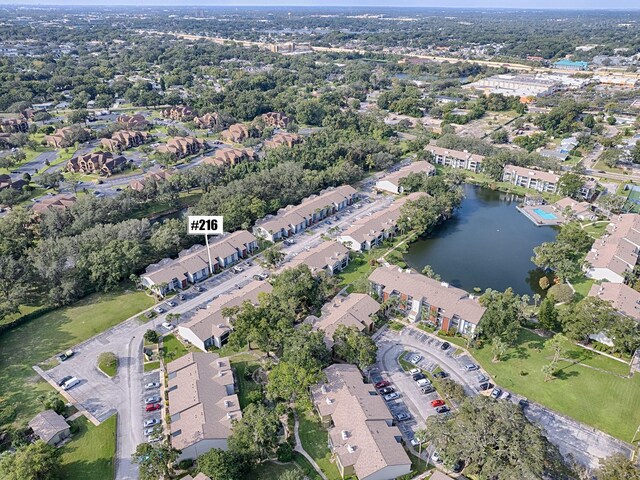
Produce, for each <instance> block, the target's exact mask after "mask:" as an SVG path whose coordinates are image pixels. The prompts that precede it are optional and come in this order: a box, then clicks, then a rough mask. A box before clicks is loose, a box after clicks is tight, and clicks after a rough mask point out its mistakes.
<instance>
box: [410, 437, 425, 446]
mask: <svg viewBox="0 0 640 480" xmlns="http://www.w3.org/2000/svg"><path fill="white" fill-rule="evenodd" d="M423 443H424V440H422V439H421V438H417V437H414V438H412V439H411V446H412V447H419V446H420V445H422V444H423Z"/></svg>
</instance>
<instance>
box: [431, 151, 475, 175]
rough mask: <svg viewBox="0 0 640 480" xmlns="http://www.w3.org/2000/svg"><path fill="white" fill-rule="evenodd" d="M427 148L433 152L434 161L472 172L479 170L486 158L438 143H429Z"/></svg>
mask: <svg viewBox="0 0 640 480" xmlns="http://www.w3.org/2000/svg"><path fill="white" fill-rule="evenodd" d="M425 150H426V151H428V152H431V155H433V162H434V163H436V164H438V165H445V166H448V167H451V168H461V169H464V170H471V171H472V172H479V171H480V169H481V168H482V161H483V160H484V157H483V156H482V155H476V154H473V153H469V152H466V151H460V150H449V149H446V148H442V147H438V146H436V145H427V146H426V147H425Z"/></svg>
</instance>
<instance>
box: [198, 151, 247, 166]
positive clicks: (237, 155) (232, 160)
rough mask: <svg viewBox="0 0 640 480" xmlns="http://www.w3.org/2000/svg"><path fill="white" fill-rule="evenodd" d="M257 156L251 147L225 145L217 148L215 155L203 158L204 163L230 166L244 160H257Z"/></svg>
mask: <svg viewBox="0 0 640 480" xmlns="http://www.w3.org/2000/svg"><path fill="white" fill-rule="evenodd" d="M255 158H256V154H255V152H254V151H253V150H252V149H250V148H231V147H223V148H219V149H217V150H216V152H215V153H214V154H213V156H211V157H205V158H203V159H202V163H206V164H208V165H217V166H219V167H228V166H231V165H236V164H238V163H242V162H250V161H253V160H255Z"/></svg>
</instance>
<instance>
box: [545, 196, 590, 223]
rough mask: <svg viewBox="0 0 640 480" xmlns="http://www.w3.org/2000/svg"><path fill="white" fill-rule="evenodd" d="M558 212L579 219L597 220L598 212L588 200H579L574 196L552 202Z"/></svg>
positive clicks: (552, 206) (566, 216)
mask: <svg viewBox="0 0 640 480" xmlns="http://www.w3.org/2000/svg"><path fill="white" fill-rule="evenodd" d="M551 208H553V209H554V210H555V211H556V212H558V213H560V214H561V215H562V216H564V217H565V218H569V219H572V218H577V219H578V220H595V219H596V214H595V213H594V212H593V210H592V208H591V204H590V203H588V202H578V201H577V200H574V199H573V198H569V197H565V198H562V199H560V200H558V201H557V202H555V203H553V204H551ZM567 214H568V215H567Z"/></svg>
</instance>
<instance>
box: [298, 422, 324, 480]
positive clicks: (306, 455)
mask: <svg viewBox="0 0 640 480" xmlns="http://www.w3.org/2000/svg"><path fill="white" fill-rule="evenodd" d="M293 416H294V418H295V424H294V426H293V434H294V435H295V438H296V446H295V447H294V450H295V451H296V452H298V453H300V454H302V456H304V458H306V459H307V460H309V463H310V464H311V465H313V468H315V470H316V472H318V475H320V476H321V477H322V479H323V480H328V479H327V476H326V475H325V474H324V473H323V472H322V470H321V469H320V466H319V465H318V464H317V463H316V461H315V460H314V459H313V458H311V455H309V454H308V453H307V452H306V450H305V449H304V448H303V446H302V442H301V441H300V434H299V433H298V427H299V426H300V422H299V421H298V413H297V412H294V413H293Z"/></svg>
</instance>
